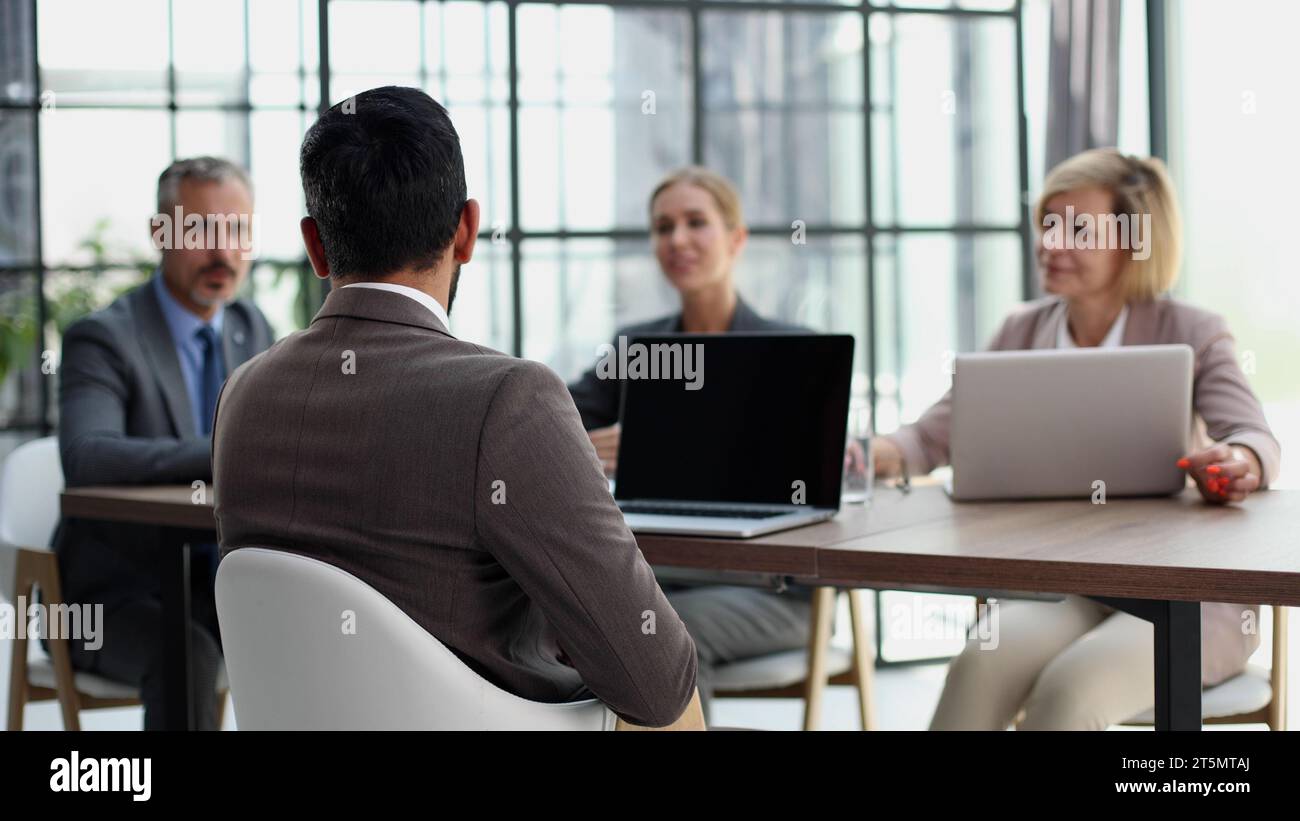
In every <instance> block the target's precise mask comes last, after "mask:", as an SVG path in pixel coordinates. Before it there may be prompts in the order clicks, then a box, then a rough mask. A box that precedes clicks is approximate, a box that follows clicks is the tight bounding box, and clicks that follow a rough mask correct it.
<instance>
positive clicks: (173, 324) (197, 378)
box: [153, 271, 226, 435]
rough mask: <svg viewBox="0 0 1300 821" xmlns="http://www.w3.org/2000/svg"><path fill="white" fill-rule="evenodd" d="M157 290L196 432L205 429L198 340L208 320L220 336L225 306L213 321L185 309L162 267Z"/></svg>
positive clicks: (220, 354)
mask: <svg viewBox="0 0 1300 821" xmlns="http://www.w3.org/2000/svg"><path fill="white" fill-rule="evenodd" d="M153 288H154V293H156V294H157V295H158V304H159V305H161V306H162V312H163V318H164V319H166V320H167V328H168V330H170V331H171V335H172V342H173V343H175V345H176V358H177V359H179V360H180V362H181V376H182V377H184V379H185V392H186V393H187V394H189V397H190V412H191V413H192V414H193V415H194V433H195V434H196V435H197V434H199V433H200V432H202V430H203V427H204V425H203V343H202V342H200V341H199V337H198V333H199V329H200V328H202V327H203V326H204V325H205V324H206V325H210V326H212V330H213V331H215V332H216V334H217V339H218V340H220V339H221V319H222V316H223V315H224V314H225V308H224V307H221V308H217V313H216V315H214V316H213V317H212V321H211V322H207V323H205V322H204V321H203V320H202V319H200V318H198V317H197V316H195V315H194V314H192V313H190V312H189V311H188V310H186V309H185V307H184V306H182V305H181V304H180V303H179V302H177V301H176V298H175V297H174V296H172V295H171V291H168V290H167V286H166V285H165V284H164V283H163V279H162V271H157V272H155V273H154V277H153ZM221 348H222V346H220V345H218V346H217V366H218V368H219V369H220V372H221V373H223V374H224V373H225V372H226V360H225V352H224V351H222V349H221Z"/></svg>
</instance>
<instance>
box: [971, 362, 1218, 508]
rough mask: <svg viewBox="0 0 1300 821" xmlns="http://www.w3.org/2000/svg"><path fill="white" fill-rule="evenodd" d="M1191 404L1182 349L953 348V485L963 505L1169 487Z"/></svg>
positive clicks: (1173, 485) (1174, 481) (1161, 491)
mask: <svg viewBox="0 0 1300 821" xmlns="http://www.w3.org/2000/svg"><path fill="white" fill-rule="evenodd" d="M1191 407H1192V349H1191V348H1189V347H1188V346H1186V345H1138V346H1130V347H1121V348H1078V349H1066V350H1059V349H1044V350H1032V351H997V352H988V353H977V354H964V355H960V356H958V357H957V363H956V371H955V373H954V375H953V397H952V429H951V435H952V441H951V444H950V451H951V455H952V471H953V472H952V482H951V487H950V489H949V492H950V494H951V495H952V497H953V498H954V499H959V500H975V499H1033V498H1073V497H1094V498H1095V497H1096V494H1097V493H1098V491H1099V490H1101V489H1102V488H1104V492H1105V495H1106V496H1148V495H1152V496H1154V495H1167V494H1171V493H1177V492H1178V491H1180V490H1182V489H1183V487H1184V486H1185V483H1186V474H1185V473H1184V471H1182V470H1181V469H1179V468H1178V466H1177V464H1176V463H1177V461H1178V459H1179V458H1180V457H1181V456H1183V455H1184V454H1185V453H1186V452H1187V450H1186V449H1187V446H1188V444H1189V441H1190V434H1191V419H1192V414H1191ZM1098 482H1103V483H1104V485H1101V484H1097V483H1098Z"/></svg>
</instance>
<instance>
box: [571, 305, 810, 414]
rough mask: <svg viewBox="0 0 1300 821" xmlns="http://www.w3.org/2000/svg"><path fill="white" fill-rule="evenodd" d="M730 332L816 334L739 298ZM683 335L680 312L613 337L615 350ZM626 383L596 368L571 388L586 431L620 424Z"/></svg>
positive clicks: (593, 367)
mask: <svg viewBox="0 0 1300 821" xmlns="http://www.w3.org/2000/svg"><path fill="white" fill-rule="evenodd" d="M727 331H728V333H732V332H736V331H740V332H745V331H749V332H759V333H799V334H811V333H816V332H815V331H813V330H811V329H809V328H805V327H803V326H801V325H791V324H789V323H787V322H778V321H777V320H775V319H767V318H765V317H762V316H759V315H758V314H757V313H755V312H754V309H753V308H751V307H749V305H748V304H746V302H745V300H743V299H741V298H739V297H737V298H736V311H735V313H734V314H732V315H731V327H729V328H727ZM681 332H682V315H681V314H680V313H677V314H672V315H670V316H665V317H661V318H659V319H653V320H651V321H649V322H642V323H640V324H638V325H629V326H627V327H626V328H623V329H621V330H620V331H619V332H618V333H617V334H615V335H614V343H613V344H614V348H615V349H617V348H618V337H620V336H626V337H629V338H630V337H634V336H644V335H647V334H676V333H681ZM622 387H623V381H622V380H621V379H601V378H600V377H599V376H597V375H596V366H595V365H593V366H592V367H591V370H589V371H587V372H586V373H584V374H583V375H582V376H581V377H580V378H579V379H578V381H576V382H574V383H573V384H571V385H569V393H570V394H571V395H572V396H573V404H575V405H577V406H578V413H579V414H581V415H582V426H583V427H584V428H586V429H587V430H593V429H595V428H603V427H607V426H609V425H612V424H614V423H615V422H617V421H618V402H619V397H620V395H621V393H622Z"/></svg>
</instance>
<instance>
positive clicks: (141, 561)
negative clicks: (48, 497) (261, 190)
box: [55, 157, 274, 729]
mask: <svg viewBox="0 0 1300 821" xmlns="http://www.w3.org/2000/svg"><path fill="white" fill-rule="evenodd" d="M252 210H253V193H252V186H251V184H250V183H249V180H248V176H247V174H245V172H244V171H243V169H241V168H239V167H238V166H236V165H234V164H232V163H230V162H228V161H226V160H221V159H216V158H212V157H199V158H195V159H190V160H178V161H177V162H174V163H172V164H171V166H169V167H168V168H167V170H165V171H164V172H163V173H162V175H161V176H160V177H159V179H158V213H157V215H155V217H154V220H153V226H152V230H153V237H154V242H155V245H156V246H157V247H158V248H159V250H160V251H161V254H162V260H161V264H160V265H159V268H158V271H157V272H155V274H154V276H153V277H152V278H151V279H150V281H149V282H148V283H146V284H145V285H142V286H140V287H139V288H136V289H135V290H132V291H130V292H128V293H126V294H123V295H122V296H121V297H119V298H118V299H116V300H115V301H114V302H113V303H112V304H111V305H109V306H108V307H107V308H104V309H103V310H100V311H96V312H95V313H93V314H91V315H89V316H87V317H85V318H84V319H81V320H80V321H78V322H77V323H76V324H74V325H73V326H72V327H71V328H69V329H68V331H67V333H66V334H64V337H63V356H62V362H61V364H60V369H59V373H60V383H59V411H60V419H59V451H60V454H61V456H62V462H63V472H64V477H65V479H66V481H67V484H68V486H69V487H77V486H85V485H113V484H136V483H138V484H162V483H184V484H190V483H192V482H194V481H196V480H197V481H204V482H206V481H209V480H210V479H211V476H212V461H211V430H212V417H213V411H214V409H215V407H216V399H217V394H218V392H219V390H220V387H221V383H222V381H223V380H224V379H225V377H226V374H227V373H228V372H229V371H231V370H233V369H234V368H236V367H237V366H239V365H241V364H243V363H244V362H245V361H246V360H247V359H248V358H249V357H251V356H253V355H254V354H256V353H259V352H261V351H263V350H266V348H267V347H269V346H270V344H271V342H272V340H273V339H274V335H273V334H272V332H271V327H270V325H268V324H267V321H266V318H265V317H263V316H262V314H261V312H260V311H258V310H257V308H255V307H254V306H253V304H252V303H251V302H248V301H246V300H243V299H236V298H235V294H236V293H237V292H238V290H239V287H240V285H241V284H242V283H243V281H244V279H245V278H246V277H247V275H248V269H249V266H250V264H251V245H250V240H251V235H250V233H249V231H250V227H251V216H252ZM170 549H176V546H175V545H172V544H165V543H164V540H163V535H162V533H161V532H160V529H159V528H155V527H143V526H136V525H123V524H111V523H107V522H95V521H86V520H77V519H67V520H64V521H63V522H62V523H61V526H60V528H59V532H58V534H57V535H56V536H55V551H56V553H57V554H58V557H59V572H60V575H61V576H62V582H63V594H64V598H65V599H66V600H67V601H69V602H79V603H83V604H92V603H93V604H102V605H103V606H104V642H103V646H102V647H101V648H100V649H99V650H97V651H89V650H86V649H84V648H83V647H82V645H81V643H78V642H73V643H72V663H73V665H74V666H75V667H77V668H79V669H82V670H87V671H90V672H94V673H97V674H99V675H102V676H104V677H106V678H111V679H116V680H119V681H124V682H127V683H130V684H133V685H136V686H137V687H139V688H140V690H141V700H142V701H143V703H144V708H145V722H144V723H145V728H146V729H153V728H158V727H160V726H161V725H162V721H163V709H162V703H163V701H162V700H163V696H162V693H163V681H162V678H163V676H162V662H163V659H162V648H161V632H162V628H161V618H162V606H161V603H160V598H159V596H160V592H159V584H158V580H159V569H158V567H159V564H158V563H159V551H161V550H170ZM193 549H194V553H193V555H192V578H193V585H192V587H193V591H192V597H193V599H192V611H193V620H192V624H191V626H190V636H191V638H190V640H191V646H192V650H193V670H192V676H191V679H192V682H193V688H194V696H193V698H194V704H195V705H196V721H197V726H198V727H199V728H200V729H215V728H216V724H217V715H216V706H217V702H216V685H217V677H218V670H219V668H220V663H221V652H220V639H219V636H218V631H217V620H216V610H215V606H214V604H213V578H214V577H213V568H215V559H216V546H215V545H202V544H199V545H195V546H194V548H193Z"/></svg>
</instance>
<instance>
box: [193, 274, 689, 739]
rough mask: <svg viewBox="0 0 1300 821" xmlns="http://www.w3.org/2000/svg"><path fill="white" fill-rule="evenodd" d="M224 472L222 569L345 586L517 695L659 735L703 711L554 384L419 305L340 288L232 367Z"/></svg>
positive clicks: (219, 460) (678, 646) (219, 458)
mask: <svg viewBox="0 0 1300 821" xmlns="http://www.w3.org/2000/svg"><path fill="white" fill-rule="evenodd" d="M213 465H214V473H215V479H216V487H217V499H216V515H217V526H218V535H219V539H220V543H221V550H222V553H223V555H224V554H225V553H228V552H229V551H231V550H237V549H239V548H241V547H249V546H264V547H270V548H280V549H283V550H288V551H291V552H294V553H298V554H302V555H306V556H311V557H313V558H317V559H320V560H322V561H325V562H328V563H330V564H332V565H334V566H336V567H339V568H341V569H343V570H346V571H347V572H349V573H352V574H353V575H355V576H357V577H358V578H360V579H361V580H363V581H365V582H366V583H368V584H369V585H371V586H372V587H374V588H375V589H376V590H378V591H379V592H380V593H382V594H383V595H384V596H386V597H387V598H389V599H390V600H391V601H393V602H394V603H395V604H396V605H397V606H398V607H400V608H401V609H402V610H403V611H404V612H405V613H407V614H408V615H410V616H411V617H412V618H413V619H415V621H416V622H418V623H419V624H420V625H421V626H422V627H424V628H425V629H426V630H428V631H429V633H431V634H432V635H433V636H435V637H436V638H437V639H438V640H439V641H441V642H442V643H443V644H445V645H446V646H448V647H449V648H451V649H452V650H453V651H454V652H456V653H457V655H458V656H460V658H462V659H463V660H464V661H465V662H466V663H467V664H469V665H470V666H471V667H472V668H473V669H475V670H476V671H477V672H478V673H479V674H480V675H483V676H484V677H486V678H487V679H488V680H489V681H492V682H493V683H495V684H496V685H498V686H500V687H502V688H504V689H506V690H508V691H510V692H512V693H515V694H517V695H520V696H522V697H524V698H528V699H531V700H535V701H545V702H562V701H570V700H574V699H578V698H582V697H586V696H588V695H590V694H595V696H596V697H598V698H600V699H601V700H602V701H604V702H605V703H606V704H608V705H609V706H610V708H611V709H613V710H614V711H615V712H616V713H618V714H619V715H620V716H622V717H623V718H625V719H627V720H629V721H631V722H634V723H637V724H647V725H665V724H669V723H671V722H672V721H674V720H676V719H677V718H678V717H679V716H680V715H681V713H682V712H683V710H685V708H686V705H687V703H688V702H689V700H690V698H691V695H692V693H693V692H694V688H695V668H696V660H695V646H694V644H693V642H692V641H691V638H690V636H689V635H687V633H686V629H685V627H684V625H683V624H682V622H681V620H680V619H679V618H678V617H677V614H676V613H675V612H674V611H673V609H672V607H671V605H669V604H668V601H667V600H666V599H665V598H664V595H663V593H662V592H661V591H660V589H659V586H658V585H657V584H656V583H655V579H654V575H653V573H651V571H650V568H649V567H648V566H647V565H646V562H645V560H644V558H643V557H642V555H641V551H640V550H639V549H638V547H637V544H636V541H635V540H634V539H633V537H632V534H631V533H630V532H629V531H628V529H627V527H626V525H625V524H624V523H623V517H622V514H621V513H620V512H619V510H618V508H617V506H615V504H614V501H613V499H612V498H611V497H610V494H609V490H608V488H607V486H606V483H605V480H604V477H603V476H602V474H601V470H600V465H599V462H598V460H597V458H596V453H595V449H594V448H593V447H592V445H591V442H590V441H589V440H588V438H587V436H586V435H585V434H584V433H583V430H582V425H581V424H580V422H579V420H578V414H577V411H576V410H575V409H574V407H573V402H572V401H571V400H570V398H569V395H568V393H566V391H565V389H564V384H563V383H562V382H561V381H560V379H559V377H557V376H556V375H555V374H554V373H553V372H552V371H550V370H549V369H547V368H546V367H545V366H543V365H541V364H538V363H536V362H529V361H527V360H520V359H514V358H512V357H509V356H506V355H504V354H501V353H498V352H496V351H492V350H488V349H486V348H482V347H479V346H478V345H474V344H471V343H468V342H462V341H461V340H458V339H456V338H455V337H453V336H452V335H451V334H449V333H448V332H447V330H446V328H444V327H443V325H442V324H441V323H440V322H439V321H438V320H437V319H436V318H435V317H434V315H433V313H432V312H431V311H429V310H428V309H427V308H425V307H424V306H422V305H420V304H419V303H418V302H416V301H414V300H413V299H411V298H409V297H407V296H404V295H402V294H398V293H392V292H388V291H380V290H374V289H366V288H340V289H336V290H334V291H332V292H331V293H330V295H329V297H328V298H327V299H326V300H325V305H324V306H323V307H322V308H321V310H320V312H319V313H318V314H317V315H316V318H315V319H314V320H313V321H312V324H311V326H310V327H309V328H308V329H307V330H305V331H302V332H300V333H297V334H293V335H292V336H290V337H288V338H286V339H284V340H283V341H281V342H280V343H279V344H277V345H275V346H274V347H273V348H271V349H270V350H269V351H267V352H266V353H264V354H262V355H261V356H258V357H256V358H254V359H253V360H252V361H250V362H249V363H248V364H246V365H245V366H244V367H242V368H240V369H239V370H238V371H237V372H236V373H235V374H234V375H233V376H231V378H230V380H229V381H228V382H227V383H226V386H225V389H224V391H223V393H222V396H221V400H220V402H219V404H218V411H217V422H216V429H215V436H214V439H213Z"/></svg>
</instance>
